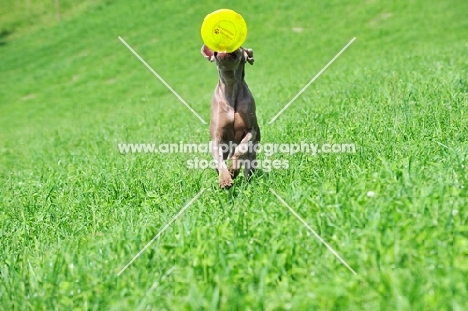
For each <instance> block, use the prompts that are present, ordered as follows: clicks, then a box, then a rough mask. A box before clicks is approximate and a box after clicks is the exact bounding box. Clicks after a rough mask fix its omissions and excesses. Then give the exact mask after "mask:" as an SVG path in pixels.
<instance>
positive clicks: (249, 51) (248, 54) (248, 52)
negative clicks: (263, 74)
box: [242, 48, 254, 65]
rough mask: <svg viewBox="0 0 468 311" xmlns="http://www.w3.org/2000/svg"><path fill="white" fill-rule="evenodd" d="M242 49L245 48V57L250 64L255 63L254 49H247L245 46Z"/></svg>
mask: <svg viewBox="0 0 468 311" xmlns="http://www.w3.org/2000/svg"><path fill="white" fill-rule="evenodd" d="M242 50H244V59H245V61H246V62H249V64H250V65H253V63H254V57H253V50H252V49H245V48H242Z"/></svg>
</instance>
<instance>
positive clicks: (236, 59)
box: [201, 45, 254, 70]
mask: <svg viewBox="0 0 468 311" xmlns="http://www.w3.org/2000/svg"><path fill="white" fill-rule="evenodd" d="M201 53H202V55H203V56H204V57H205V58H206V59H207V60H209V61H210V62H215V63H216V65H218V68H219V69H220V70H234V69H236V68H238V67H239V65H240V64H242V65H243V64H245V63H246V62H248V63H249V64H251V65H253V62H254V58H253V50H252V49H246V48H243V47H240V48H238V49H237V50H235V51H234V52H231V53H219V52H214V51H213V50H211V49H210V48H209V47H207V46H206V45H203V46H202V48H201Z"/></svg>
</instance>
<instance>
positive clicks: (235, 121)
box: [201, 45, 260, 189]
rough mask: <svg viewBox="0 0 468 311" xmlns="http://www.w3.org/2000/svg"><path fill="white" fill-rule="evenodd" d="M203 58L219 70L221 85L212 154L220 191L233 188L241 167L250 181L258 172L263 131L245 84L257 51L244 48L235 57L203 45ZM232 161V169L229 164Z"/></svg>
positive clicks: (216, 92) (215, 96)
mask: <svg viewBox="0 0 468 311" xmlns="http://www.w3.org/2000/svg"><path fill="white" fill-rule="evenodd" d="M201 53H202V55H203V56H204V57H205V58H206V59H207V60H208V61H210V62H214V63H216V65H217V66H218V73H219V81H218V85H217V86H216V88H215V90H214V94H213V98H212V100H211V120H210V136H211V152H212V155H213V159H214V162H215V164H216V170H217V172H218V177H219V187H220V188H222V189H228V188H230V187H231V186H232V185H233V179H234V178H236V177H237V175H238V174H239V171H240V169H241V166H242V165H243V166H244V176H245V177H246V178H250V176H251V175H252V173H253V172H254V171H255V168H256V166H257V165H256V164H257V161H256V149H257V145H258V143H259V142H260V129H259V127H258V123H257V116H256V112H255V100H254V98H253V96H252V93H251V92H250V90H249V87H248V86H247V83H245V80H244V78H245V68H244V67H245V64H246V63H249V64H250V65H253V62H254V58H253V50H252V49H246V48H243V47H240V48H239V49H237V50H235V51H234V52H231V53H221V52H219V53H218V52H215V51H213V50H211V49H210V48H208V47H207V46H206V45H203V46H202V48H201ZM228 159H230V160H231V162H230V164H229V167H227V166H226V161H227V160H228Z"/></svg>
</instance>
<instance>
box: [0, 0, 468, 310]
mask: <svg viewBox="0 0 468 311" xmlns="http://www.w3.org/2000/svg"><path fill="white" fill-rule="evenodd" d="M30 3H32V1H30V2H28V1H15V2H13V1H6V2H5V4H4V5H5V8H6V9H5V10H7V11H8V12H9V14H4V13H2V14H0V32H2V30H5V31H3V34H2V35H1V36H0V44H1V45H0V59H1V60H2V61H1V62H0V72H1V75H0V129H1V130H0V245H1V251H0V279H1V281H0V306H1V307H0V309H5V310H27V309H30V310H64V309H65V310H68V309H77V310H82V309H84V310H88V309H89V310H127V309H129V310H217V309H219V310H288V309H291V310H466V308H467V307H468V304H467V302H466V301H467V297H468V281H467V277H466V276H467V275H468V214H467V211H466V207H467V206H468V191H467V187H468V186H467V181H468V163H467V159H468V156H467V154H468V140H467V137H468V122H467V120H468V78H467V72H468V60H467V58H466V55H467V53H468V39H467V37H466V34H467V33H468V19H467V15H466V12H468V2H466V1H463V0H455V1H451V2H444V1H442V0H437V1H431V2H430V3H428V2H426V1H423V0H412V1H390V2H383V1H372V0H370V1H364V2H356V1H350V0H348V1H346V0H340V1H338V0H332V1H315V2H308V1H296V0H293V1H286V2H281V3H277V4H272V3H271V2H267V1H264V0H263V1H256V2H252V1H236V2H227V1H209V2H206V3H199V2H190V1H186V0H181V1H179V2H177V4H175V3H168V4H157V3H156V2H155V1H149V0H138V1H132V2H130V1H97V0H96V1H91V0H90V1H86V2H83V4H81V5H79V6H78V5H74V4H73V2H71V1H64V2H63V5H62V7H61V8H62V12H61V19H60V20H57V19H56V17H55V13H54V11H53V10H54V6H53V1H35V2H34V5H32V4H30ZM60 3H62V1H60ZM2 5H3V4H2ZM222 7H229V8H232V9H234V10H236V11H238V12H240V13H241V14H242V15H243V16H244V18H245V19H246V21H247V24H248V26H249V37H248V39H247V42H246V43H245V46H247V47H251V48H253V49H254V53H255V65H254V66H248V68H247V76H246V79H247V82H248V83H249V86H250V88H251V90H252V92H253V94H254V96H255V98H256V101H257V114H258V118H259V122H260V126H261V130H262V141H263V142H264V143H297V142H301V141H305V142H310V143H319V144H323V143H354V144H355V145H356V147H357V152H356V153H355V154H320V155H315V156H313V155H311V154H303V153H302V154H295V155H287V154H275V155H273V156H271V157H270V158H271V159H281V160H288V161H289V169H287V170H273V171H271V172H264V171H259V172H258V174H256V175H255V178H253V180H252V181H251V182H250V183H247V182H246V181H245V179H244V178H243V177H240V178H238V179H237V180H236V181H235V186H234V187H233V188H232V189H230V190H229V191H221V190H219V189H218V188H217V185H216V184H217V178H216V174H215V172H214V171H213V170H210V169H207V170H188V169H187V168H186V161H187V160H189V159H192V158H193V157H194V156H198V157H202V158H204V159H207V160H210V158H211V157H210V155H209V154H197V155H193V154H182V153H176V154H120V153H119V151H118V147H117V145H118V143H122V142H127V143H156V144H160V143H178V142H179V141H184V142H189V143H205V142H207V141H209V134H208V128H207V126H206V125H203V124H202V123H201V122H200V121H199V120H198V119H197V118H196V117H195V116H193V115H192V114H191V113H190V112H189V111H188V110H187V109H186V108H185V107H184V106H183V105H182V104H181V103H180V102H179V101H178V99H177V98H176V97H175V96H174V95H173V94H171V93H170V91H169V90H167V89H166V87H165V86H164V85H163V84H161V83H160V82H159V81H158V80H157V79H156V77H154V75H153V74H152V73H151V72H150V71H149V70H148V69H147V68H145V67H144V66H143V64H141V63H140V61H139V60H138V59H137V58H136V57H135V56H134V55H133V54H131V52H130V51H129V50H128V49H127V48H126V47H125V46H124V45H123V44H122V43H121V42H120V41H119V40H118V38H117V37H118V36H121V37H122V38H123V39H125V40H126V41H127V42H128V44H130V45H131V46H132V47H133V48H134V49H135V50H136V51H137V52H138V53H139V54H140V55H141V56H142V57H143V58H144V59H145V60H146V61H147V62H148V63H149V64H150V65H151V66H152V67H153V68H154V69H155V70H156V71H157V72H158V73H159V74H160V75H161V76H162V77H163V78H164V79H165V80H166V81H167V82H168V83H169V84H170V85H171V86H172V87H173V88H174V89H175V90H176V91H177V92H178V93H179V94H180V95H181V96H182V97H183V98H184V99H185V100H187V102H188V103H189V104H190V105H191V106H192V107H193V109H195V111H197V112H198V113H199V114H200V115H201V116H202V117H203V118H204V119H205V120H209V103H210V98H211V94H212V91H213V88H214V86H215V84H216V79H217V73H216V68H215V66H214V65H213V64H210V63H208V62H207V61H206V60H204V59H203V58H202V56H201V55H200V52H199V49H200V46H201V44H202V42H201V39H200V35H199V29H200V26H201V22H202V21H203V18H204V16H205V15H206V14H208V13H210V12H211V11H213V10H215V9H218V8H222ZM5 12H6V11H5ZM293 28H303V31H302V32H300V33H297V32H294V31H293ZM353 37H357V39H356V41H355V42H354V43H353V44H352V45H351V46H350V47H349V49H348V50H347V51H346V52H344V53H343V54H342V55H341V56H340V58H338V59H337V60H336V61H335V62H334V63H333V64H332V65H331V66H330V68H328V69H327V70H326V71H325V72H324V73H323V74H322V75H321V76H320V77H319V79H317V81H315V82H314V84H312V85H311V86H310V87H309V88H308V89H307V91H306V92H305V93H304V94H302V96H301V97H299V98H298V99H297V100H296V101H295V102H294V103H293V104H292V105H291V107H290V108H289V109H288V110H287V111H286V112H285V113H284V114H283V115H281V116H280V117H279V118H278V119H277V120H276V122H275V123H273V124H271V125H268V124H267V123H268V121H269V120H270V119H271V118H272V117H273V116H274V115H275V114H276V113H277V112H278V111H279V110H280V109H281V108H282V107H283V106H284V105H285V104H286V103H287V102H288V101H289V100H290V99H291V98H292V97H293V96H294V95H295V94H296V93H297V92H298V91H299V90H300V89H301V88H302V87H303V86H304V85H305V84H306V83H307V82H308V81H309V80H310V79H311V78H312V77H313V76H314V75H315V74H316V73H317V72H318V71H319V70H320V69H321V68H322V67H323V66H324V65H325V64H326V63H327V62H328V61H329V60H330V59H331V58H332V57H333V56H334V55H335V54H336V53H337V52H338V51H339V50H340V49H341V48H342V47H343V46H344V45H345V44H346V43H347V42H349V40H351V39H352V38H353ZM259 158H261V159H265V155H264V154H260V155H259ZM202 188H206V190H205V192H204V193H203V194H202V195H201V196H200V197H199V199H198V200H196V201H195V202H194V203H193V204H192V205H191V206H190V207H189V208H188V210H187V211H186V212H185V213H184V214H183V215H182V216H181V217H180V218H178V219H177V220H176V221H175V222H174V223H173V224H172V226H171V227H170V228H169V229H167V231H165V232H164V233H163V234H162V236H161V237H160V238H159V239H158V240H156V241H155V242H154V243H153V244H152V245H151V247H149V248H148V249H147V250H146V251H145V252H144V253H143V254H142V255H141V256H140V257H139V258H138V259H137V260H135V262H134V263H133V264H132V265H131V266H130V267H129V268H128V269H127V270H125V271H124V272H123V273H122V274H121V275H120V276H117V273H118V272H119V271H120V270H121V269H122V268H123V267H124V266H125V264H126V263H128V262H129V261H130V260H131V259H132V257H133V256H134V255H135V254H137V253H138V251H139V250H141V249H142V248H143V247H144V246H145V245H146V244H147V243H148V242H149V241H150V240H151V239H152V238H153V237H154V236H155V234H156V233H157V232H158V231H159V230H160V229H161V228H162V227H163V226H164V225H165V224H166V223H167V222H168V221H169V220H170V219H171V218H172V217H173V216H174V215H175V214H177V213H178V212H179V211H180V209H181V208H182V207H183V206H184V205H185V204H186V203H187V202H188V201H190V200H191V199H192V198H193V197H194V196H195V195H196V194H197V193H198V192H199V191H200V190H201V189H202ZM270 188H271V189H274V191H276V192H277V193H278V194H279V195H280V196H281V197H282V198H283V199H284V200H285V201H286V202H288V204H289V205H290V206H291V207H292V208H293V209H295V210H296V211H297V212H298V213H299V214H300V215H301V216H302V217H303V218H304V219H305V220H306V221H307V223H308V224H309V225H310V226H311V227H312V228H313V229H314V230H316V231H317V233H318V234H319V235H320V236H322V238H323V239H324V240H325V241H327V242H328V243H329V244H330V245H331V246H332V247H333V248H334V249H335V250H336V251H337V253H338V254H340V256H341V257H343V258H344V259H345V260H346V262H347V263H348V264H349V265H350V266H351V267H352V268H353V269H354V270H355V271H356V272H357V275H356V276H354V275H353V274H352V273H351V272H350V271H349V270H348V269H346V267H345V266H344V265H342V264H341V263H340V262H339V261H338V260H337V259H336V258H335V257H334V256H333V254H332V253H331V252H330V251H329V250H328V249H327V248H326V247H325V246H324V245H323V244H321V243H320V242H319V241H318V240H317V239H316V238H315V237H314V236H313V235H312V234H311V233H310V232H309V231H308V230H307V229H306V228H305V227H304V226H303V225H302V224H301V223H300V222H299V221H298V220H297V219H296V218H295V217H294V216H293V215H292V214H291V213H290V212H289V211H288V209H287V208H286V207H285V206H284V205H282V204H281V202H280V201H279V200H278V199H277V198H276V197H275V196H274V195H273V194H272V193H271V192H270V190H269V189H270ZM369 191H373V192H374V193H375V196H373V197H370V196H368V195H367V193H368V192H369Z"/></svg>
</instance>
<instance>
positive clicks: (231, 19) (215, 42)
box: [201, 9, 247, 53]
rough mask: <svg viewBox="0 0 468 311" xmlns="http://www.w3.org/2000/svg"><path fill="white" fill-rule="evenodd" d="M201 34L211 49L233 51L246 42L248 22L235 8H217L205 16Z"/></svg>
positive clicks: (224, 51)
mask: <svg viewBox="0 0 468 311" xmlns="http://www.w3.org/2000/svg"><path fill="white" fill-rule="evenodd" d="M201 36H202V39H203V42H204V43H205V45H206V46H207V47H209V48H210V49H211V50H213V51H215V52H221V53H231V52H234V51H235V50H237V49H238V48H240V47H241V45H242V44H243V43H244V42H245V39H246V38H247V24H246V23H245V20H244V18H243V17H242V16H241V15H240V14H239V13H237V12H235V11H233V10H229V9H221V10H217V11H214V12H213V13H210V14H208V15H207V16H206V17H205V20H204V21H203V24H202V27H201Z"/></svg>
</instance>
